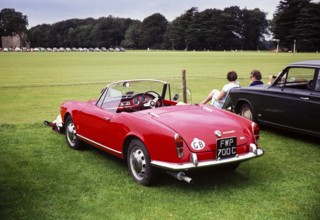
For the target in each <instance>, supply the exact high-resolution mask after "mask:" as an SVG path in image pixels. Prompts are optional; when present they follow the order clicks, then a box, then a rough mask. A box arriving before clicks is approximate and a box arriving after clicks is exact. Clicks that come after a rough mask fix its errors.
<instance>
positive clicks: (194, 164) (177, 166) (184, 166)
mask: <svg viewBox="0 0 320 220" xmlns="http://www.w3.org/2000/svg"><path fill="white" fill-rule="evenodd" d="M263 154H264V151H263V150H262V149H260V148H259V149H257V148H256V146H255V145H254V146H253V144H252V146H251V145H250V152H249V153H247V154H244V155H237V156H235V157H232V158H228V159H221V160H220V159H215V160H207V161H197V156H196V154H195V153H193V154H191V159H190V160H191V161H190V162H188V163H168V162H162V161H156V160H153V161H151V164H152V165H153V166H155V167H159V168H161V169H165V170H174V171H178V170H189V169H195V168H201V167H212V166H219V165H224V164H230V163H240V162H244V161H246V160H250V159H253V158H256V157H260V156H262V155H263Z"/></svg>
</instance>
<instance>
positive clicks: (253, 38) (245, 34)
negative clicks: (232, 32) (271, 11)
mask: <svg viewBox="0 0 320 220" xmlns="http://www.w3.org/2000/svg"><path fill="white" fill-rule="evenodd" d="M241 23H242V24H241V26H242V30H241V35H242V45H243V49H245V50H256V49H259V42H261V41H262V39H263V38H264V36H263V35H264V34H266V33H267V27H268V21H267V19H266V14H265V13H264V12H262V11H260V9H258V8H256V9H254V10H247V9H244V10H242V19H241Z"/></svg>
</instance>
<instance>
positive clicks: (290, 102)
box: [229, 60, 320, 137]
mask: <svg viewBox="0 0 320 220" xmlns="http://www.w3.org/2000/svg"><path fill="white" fill-rule="evenodd" d="M229 98H230V99H231V102H232V104H231V105H232V109H233V110H234V111H235V112H236V113H237V114H239V115H241V116H243V117H245V118H248V119H250V120H252V121H255V122H257V123H259V124H262V125H268V126H274V127H277V128H281V129H286V130H292V131H296V132H299V133H304V134H309V135H313V136H317V137H320V60H308V61H301V62H296V63H291V64H290V65H288V66H287V67H286V68H285V69H284V70H283V71H282V72H281V73H279V75H278V76H277V77H276V78H275V79H274V81H273V82H272V83H271V84H270V85H259V86H251V87H242V88H233V89H232V90H231V91H230V92H229Z"/></svg>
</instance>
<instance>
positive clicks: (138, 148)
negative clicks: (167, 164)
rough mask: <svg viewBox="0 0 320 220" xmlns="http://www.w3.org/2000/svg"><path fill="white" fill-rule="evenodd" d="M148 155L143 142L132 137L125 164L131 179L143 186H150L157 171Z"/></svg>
mask: <svg viewBox="0 0 320 220" xmlns="http://www.w3.org/2000/svg"><path fill="white" fill-rule="evenodd" d="M150 161H151V160H150V156H149V153H148V151H147V150H146V148H145V146H144V144H143V143H142V142H141V141H140V140H138V139H133V140H132V141H131V142H130V144H129V148H128V152H127V164H128V169H129V172H130V175H131V176H132V178H133V180H134V181H135V182H137V183H139V184H141V185H143V186H150V185H151V184H152V183H153V182H154V180H155V179H156V176H157V171H156V170H155V168H154V167H152V166H151V163H150Z"/></svg>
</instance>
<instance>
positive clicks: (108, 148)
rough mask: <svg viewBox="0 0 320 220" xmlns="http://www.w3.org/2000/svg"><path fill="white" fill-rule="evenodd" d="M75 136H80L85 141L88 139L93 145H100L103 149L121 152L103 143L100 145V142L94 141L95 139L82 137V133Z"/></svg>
mask: <svg viewBox="0 0 320 220" xmlns="http://www.w3.org/2000/svg"><path fill="white" fill-rule="evenodd" d="M77 136H79V137H80V138H82V139H84V140H86V141H89V142H91V143H93V144H95V145H98V146H100V147H102V148H104V149H106V150H109V151H112V152H115V153H117V154H122V152H120V151H117V150H114V149H112V148H110V147H107V146H104V145H102V144H100V143H98V142H95V141H93V140H91V139H89V138H86V137H84V136H82V135H80V134H77Z"/></svg>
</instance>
